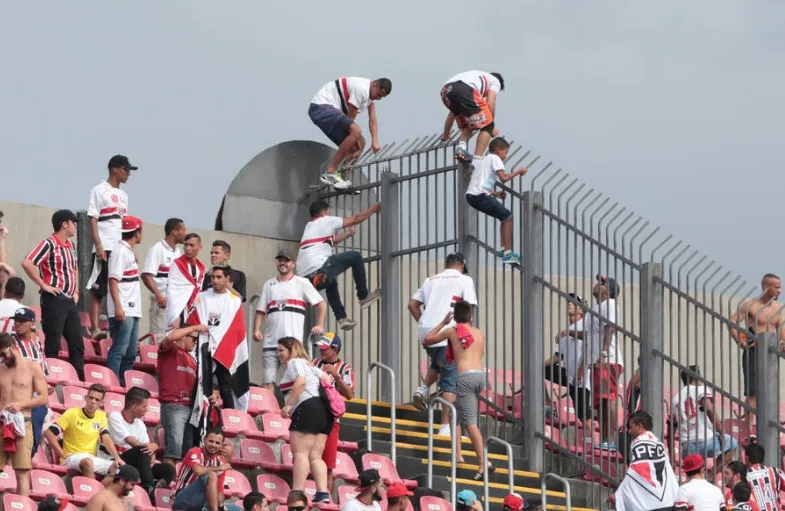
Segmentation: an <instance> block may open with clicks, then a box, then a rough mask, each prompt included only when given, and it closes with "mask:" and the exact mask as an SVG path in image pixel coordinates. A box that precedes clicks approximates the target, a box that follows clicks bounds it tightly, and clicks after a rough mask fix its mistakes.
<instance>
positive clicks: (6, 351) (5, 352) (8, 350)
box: [0, 346, 11, 358]
mask: <svg viewBox="0 0 785 511" xmlns="http://www.w3.org/2000/svg"><path fill="white" fill-rule="evenodd" d="M9 353H11V346H9V347H7V348H6V349H4V350H0V358H8V354H9Z"/></svg>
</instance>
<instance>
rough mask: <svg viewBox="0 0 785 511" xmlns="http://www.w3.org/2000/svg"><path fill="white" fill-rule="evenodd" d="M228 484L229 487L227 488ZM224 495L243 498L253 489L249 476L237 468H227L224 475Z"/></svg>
mask: <svg viewBox="0 0 785 511" xmlns="http://www.w3.org/2000/svg"><path fill="white" fill-rule="evenodd" d="M226 486H228V488H226ZM224 487H225V488H224V496H225V497H226V498H229V497H238V498H243V497H245V496H246V495H247V494H248V493H249V492H251V491H253V490H252V488H251V483H249V482H248V478H247V477H245V476H244V475H243V474H242V473H241V472H238V471H236V470H227V471H226V476H225V477H224Z"/></svg>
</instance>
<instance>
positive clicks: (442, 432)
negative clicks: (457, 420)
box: [439, 424, 450, 436]
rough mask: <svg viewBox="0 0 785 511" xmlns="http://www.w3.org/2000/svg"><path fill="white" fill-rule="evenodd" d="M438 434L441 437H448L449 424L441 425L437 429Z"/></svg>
mask: <svg viewBox="0 0 785 511" xmlns="http://www.w3.org/2000/svg"><path fill="white" fill-rule="evenodd" d="M439 434H440V435H442V436H450V425H449V424H442V425H441V426H440V427H439Z"/></svg>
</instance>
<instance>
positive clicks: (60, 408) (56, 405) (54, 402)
mask: <svg viewBox="0 0 785 511" xmlns="http://www.w3.org/2000/svg"><path fill="white" fill-rule="evenodd" d="M46 404H47V406H48V407H49V408H51V409H52V410H54V411H56V412H60V413H63V412H64V411H65V406H64V405H63V403H61V402H60V398H59V397H58V396H57V392H52V393H51V394H49V395H48V396H47V398H46Z"/></svg>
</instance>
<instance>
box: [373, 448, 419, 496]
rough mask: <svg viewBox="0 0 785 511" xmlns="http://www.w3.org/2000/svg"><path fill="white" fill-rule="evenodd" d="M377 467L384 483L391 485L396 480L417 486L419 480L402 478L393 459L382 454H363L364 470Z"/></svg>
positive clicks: (411, 486)
mask: <svg viewBox="0 0 785 511" xmlns="http://www.w3.org/2000/svg"><path fill="white" fill-rule="evenodd" d="M370 468H375V469H376V470H378V471H379V475H380V476H381V477H382V480H383V481H384V484H386V485H389V484H392V483H395V482H402V483H403V484H404V485H405V486H406V487H407V488H417V481H413V480H410V479H401V476H399V475H398V469H396V468H395V464H394V463H393V462H392V460H391V459H390V458H388V457H386V456H382V455H381V454H374V453H370V452H369V453H366V454H363V470H368V469H370Z"/></svg>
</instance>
